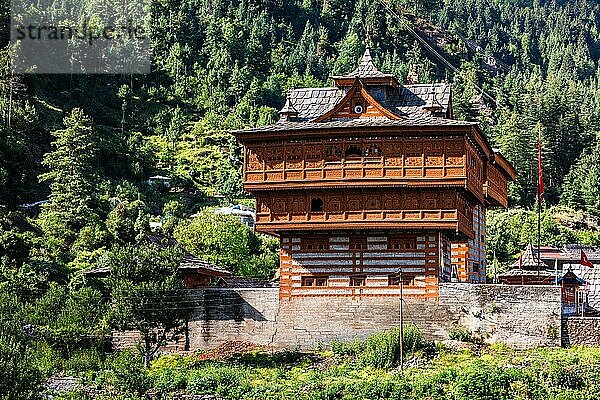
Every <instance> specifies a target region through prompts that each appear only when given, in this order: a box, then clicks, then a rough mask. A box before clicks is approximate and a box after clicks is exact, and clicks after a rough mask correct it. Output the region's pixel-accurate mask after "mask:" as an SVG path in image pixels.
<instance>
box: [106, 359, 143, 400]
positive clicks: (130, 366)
mask: <svg viewBox="0 0 600 400" xmlns="http://www.w3.org/2000/svg"><path fill="white" fill-rule="evenodd" d="M110 364H111V369H112V376H113V378H114V386H115V387H116V388H117V389H119V390H122V391H124V392H126V393H133V394H137V395H139V396H142V395H143V394H144V393H146V391H147V390H148V389H149V388H150V379H149V377H148V371H147V370H146V368H145V367H144V359H143V357H142V356H141V355H140V354H139V353H138V352H136V351H133V350H125V351H121V352H119V353H117V354H116V355H115V356H113V358H112V360H111V363H110Z"/></svg>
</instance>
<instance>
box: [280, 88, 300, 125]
mask: <svg viewBox="0 0 600 400" xmlns="http://www.w3.org/2000/svg"><path fill="white" fill-rule="evenodd" d="M290 95H291V92H288V94H287V96H286V98H285V105H284V106H283V108H282V109H281V110H280V111H279V118H280V120H281V121H286V122H291V121H295V120H296V119H297V118H298V110H296V108H295V107H294V105H293V104H292V100H291V99H290V97H291V96H290Z"/></svg>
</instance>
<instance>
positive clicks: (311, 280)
mask: <svg viewBox="0 0 600 400" xmlns="http://www.w3.org/2000/svg"><path fill="white" fill-rule="evenodd" d="M327 281H328V277H327V276H303V277H302V286H312V287H315V286H327Z"/></svg>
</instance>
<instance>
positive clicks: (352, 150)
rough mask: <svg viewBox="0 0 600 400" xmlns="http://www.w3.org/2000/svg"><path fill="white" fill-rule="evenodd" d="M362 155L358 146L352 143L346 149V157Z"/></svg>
mask: <svg viewBox="0 0 600 400" xmlns="http://www.w3.org/2000/svg"><path fill="white" fill-rule="evenodd" d="M352 157H362V151H361V149H360V148H359V147H358V146H355V145H352V146H350V147H348V148H347V149H346V158H352Z"/></svg>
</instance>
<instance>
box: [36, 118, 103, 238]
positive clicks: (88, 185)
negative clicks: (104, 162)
mask: <svg viewBox="0 0 600 400" xmlns="http://www.w3.org/2000/svg"><path fill="white" fill-rule="evenodd" d="M64 125H65V129H62V130H57V131H55V132H53V135H54V137H55V138H56V140H55V141H54V142H53V143H52V144H53V146H54V151H52V152H49V153H46V155H45V156H44V161H43V166H44V167H46V168H47V169H48V172H46V173H44V174H42V175H40V180H41V181H48V182H50V191H51V192H50V203H49V205H48V207H46V208H45V209H44V212H43V213H42V215H41V216H40V224H41V225H42V227H43V228H44V230H45V232H46V234H47V235H49V236H54V237H56V238H58V239H60V240H61V241H62V242H63V243H64V244H63V245H64V246H67V247H66V248H68V246H70V245H71V244H72V243H73V242H74V241H75V239H76V235H77V234H78V232H79V230H80V229H81V228H83V227H84V226H87V225H89V224H90V223H92V222H94V221H95V220H97V219H98V215H97V211H96V205H97V204H96V202H97V184H98V179H99V177H98V144H97V138H96V136H95V133H94V131H93V129H92V121H91V119H90V118H89V117H88V116H86V115H85V114H84V113H83V111H82V110H80V109H73V110H72V112H71V114H70V115H69V116H68V117H65V119H64Z"/></svg>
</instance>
